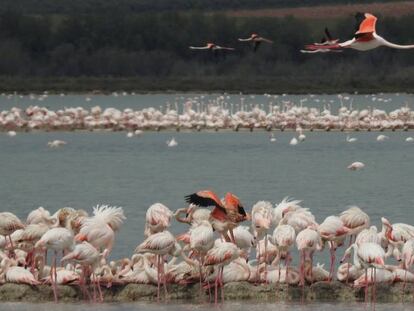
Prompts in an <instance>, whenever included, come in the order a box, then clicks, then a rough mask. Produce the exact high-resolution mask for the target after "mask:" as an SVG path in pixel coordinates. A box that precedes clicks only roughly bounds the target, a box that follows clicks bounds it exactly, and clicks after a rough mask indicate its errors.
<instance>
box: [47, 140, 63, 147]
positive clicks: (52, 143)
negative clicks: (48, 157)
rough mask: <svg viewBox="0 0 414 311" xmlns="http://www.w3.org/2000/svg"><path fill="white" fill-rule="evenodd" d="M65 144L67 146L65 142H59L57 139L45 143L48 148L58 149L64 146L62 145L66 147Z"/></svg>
mask: <svg viewBox="0 0 414 311" xmlns="http://www.w3.org/2000/svg"><path fill="white" fill-rule="evenodd" d="M66 144H67V142H66V141H64V140H59V139H56V140H53V141H49V142H48V143H47V145H48V146H49V147H50V148H59V147H61V146H64V145H66Z"/></svg>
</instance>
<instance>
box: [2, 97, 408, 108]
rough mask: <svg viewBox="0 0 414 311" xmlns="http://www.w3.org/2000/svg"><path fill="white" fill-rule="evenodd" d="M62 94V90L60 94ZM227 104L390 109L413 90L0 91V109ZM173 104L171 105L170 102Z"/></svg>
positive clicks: (264, 106) (399, 104)
mask: <svg viewBox="0 0 414 311" xmlns="http://www.w3.org/2000/svg"><path fill="white" fill-rule="evenodd" d="M62 95H64V94H62ZM219 97H220V98H221V101H223V102H227V103H229V104H234V105H238V104H240V102H241V101H243V102H244V103H245V104H246V105H250V104H252V105H255V104H258V105H263V108H264V109H267V108H268V105H269V103H273V104H274V105H281V104H283V103H284V102H288V101H292V102H294V103H296V104H298V105H300V104H302V105H305V106H310V107H323V106H324V105H328V104H329V105H330V106H331V108H332V110H333V111H334V112H336V110H337V108H338V107H339V106H340V105H341V102H342V103H343V104H344V105H347V106H349V105H350V104H351V103H352V105H353V107H354V108H358V109H361V108H365V107H376V108H378V109H385V110H386V111H390V110H393V109H396V108H400V107H402V106H404V105H408V106H409V107H411V109H414V96H413V94H404V93H396V94H387V93H385V94H382V93H381V94H340V95H339V97H341V99H340V98H339V97H338V94H334V95H311V94H305V95H288V94H282V95H263V94H192V93H187V94H133V95H131V94H123V93H115V94H111V95H87V94H86V95H85V94H83V95H73V94H70V95H64V96H60V95H48V96H47V97H44V96H39V95H31V96H30V95H17V94H0V110H4V109H10V108H11V107H14V106H16V107H22V108H24V107H28V106H30V105H38V106H45V107H47V108H49V109H61V108H64V107H78V106H81V107H93V106H96V105H99V106H101V107H104V108H106V107H115V108H118V109H125V108H133V109H143V108H147V107H155V108H160V106H162V107H165V104H167V103H169V104H171V105H174V104H175V103H177V104H178V108H179V109H180V110H181V107H182V106H181V104H183V103H184V102H186V101H187V100H188V99H195V100H197V101H198V102H201V103H208V102H214V101H216V100H217V98H219ZM172 107H174V106H172Z"/></svg>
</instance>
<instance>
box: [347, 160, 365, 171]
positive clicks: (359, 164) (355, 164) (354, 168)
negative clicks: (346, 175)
mask: <svg viewBox="0 0 414 311" xmlns="http://www.w3.org/2000/svg"><path fill="white" fill-rule="evenodd" d="M364 167H365V164H364V163H362V162H358V161H357V162H352V163H351V164H350V165H348V166H347V169H349V170H351V171H359V170H361V169H363V168H364Z"/></svg>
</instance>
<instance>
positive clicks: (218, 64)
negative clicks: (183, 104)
mask: <svg viewBox="0 0 414 311" xmlns="http://www.w3.org/2000/svg"><path fill="white" fill-rule="evenodd" d="M42 1H46V0H39V2H42ZM55 1H56V0H55ZM91 1H92V0H89V1H85V2H86V3H90V2H91ZM177 1H178V0H177ZM16 2H20V3H21V2H22V1H16ZM52 2H53V1H52ZM56 2H58V1H56ZM101 2H104V1H101ZM108 2H110V1H108ZM120 2H127V1H126V0H125V1H120ZM142 2H143V3H144V2H145V1H142ZM153 2H154V3H156V1H153ZM252 2H254V1H252ZM73 3H77V1H73ZM413 17H414V16H405V17H401V18H399V19H398V20H395V19H389V18H385V19H380V20H379V22H378V25H377V27H378V32H379V33H380V34H382V35H384V36H385V37H386V38H388V39H389V40H390V41H394V42H398V43H409V42H414V31H413V29H414V18H413ZM329 26H330V29H331V32H332V33H333V34H334V35H335V36H338V37H340V38H344V39H345V38H349V37H351V36H352V33H353V32H354V27H353V26H354V20H353V19H352V17H347V18H345V19H343V20H339V21H330V24H329ZM323 27H324V23H323V22H318V23H315V22H313V21H301V20H297V19H294V18H291V17H288V18H282V19H277V18H231V17H226V16H224V15H221V14H213V15H203V14H201V13H194V12H193V13H172V12H167V13H157V14H155V13H142V14H133V15H128V14H125V12H123V11H122V10H119V11H117V10H114V11H105V12H103V13H96V14H86V15H79V14H66V15H58V16H56V15H26V14H23V13H21V12H19V11H15V10H13V11H4V12H3V13H0V42H1V44H0V90H3V91H6V90H7V91H14V90H16V91H30V90H39V91H40V90H45V89H49V90H56V91H61V90H64V91H89V90H94V89H100V90H107V91H110V90H119V89H125V90H135V91H145V90H148V91H165V90H182V91H191V90H227V91H244V92H246V91H258V92H262V91H267V92H270V91H273V92H276V91H278V92H305V91H314V92H316V91H320V92H323V91H331V92H334V91H338V90H349V91H353V90H359V91H363V90H366V91H375V90H381V91H386V90H390V91H391V90H400V91H414V54H413V53H414V51H412V50H411V51H410V50H407V51H397V50H391V49H386V48H380V49H377V50H373V51H370V52H366V53H360V52H356V51H344V52H343V53H324V54H318V55H308V54H301V53H300V52H299V50H300V49H301V48H302V47H303V45H304V44H306V43H310V42H314V41H319V39H320V37H321V36H322V32H323ZM252 32H259V33H260V34H261V35H263V36H265V37H267V38H270V39H272V40H274V44H273V45H265V44H263V45H262V46H261V47H260V48H259V50H258V52H257V53H253V52H252V49H251V47H250V46H249V45H248V44H242V43H241V42H238V41H237V38H238V37H246V36H249V35H250V34H251V33H252ZM208 41H213V42H216V43H217V44H219V45H227V46H233V47H235V48H236V51H234V52H228V53H226V54H225V55H224V54H223V55H221V56H220V57H214V55H212V54H211V53H210V52H209V51H193V50H190V49H188V46H189V45H205V43H206V42H208Z"/></svg>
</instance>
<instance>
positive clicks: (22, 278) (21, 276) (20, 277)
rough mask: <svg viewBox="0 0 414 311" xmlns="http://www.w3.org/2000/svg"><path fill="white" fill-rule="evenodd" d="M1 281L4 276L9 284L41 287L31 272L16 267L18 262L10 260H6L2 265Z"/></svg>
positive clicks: (0, 267)
mask: <svg viewBox="0 0 414 311" xmlns="http://www.w3.org/2000/svg"><path fill="white" fill-rule="evenodd" d="M0 271H1V272H0V279H1V278H2V277H1V276H4V277H5V279H6V281H7V282H11V283H17V284H28V285H40V284H41V283H40V282H39V281H38V280H36V279H35V277H34V275H33V274H32V273H30V271H28V270H26V269H25V268H23V267H18V266H16V262H15V261H14V260H12V259H10V258H7V257H6V258H4V259H3V260H2V261H1V264H0Z"/></svg>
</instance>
